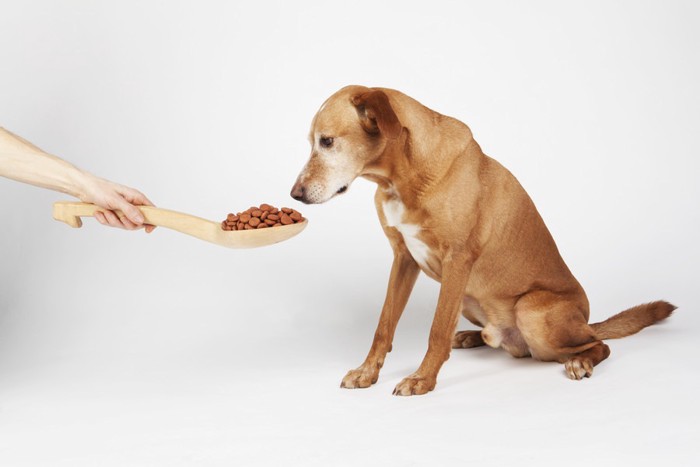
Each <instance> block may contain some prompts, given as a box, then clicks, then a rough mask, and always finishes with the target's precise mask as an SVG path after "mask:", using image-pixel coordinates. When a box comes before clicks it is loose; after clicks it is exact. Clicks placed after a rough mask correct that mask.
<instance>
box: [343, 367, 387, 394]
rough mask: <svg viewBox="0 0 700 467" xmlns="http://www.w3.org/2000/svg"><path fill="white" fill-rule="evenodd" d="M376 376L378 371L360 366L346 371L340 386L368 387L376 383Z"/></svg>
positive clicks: (377, 376)
mask: <svg viewBox="0 0 700 467" xmlns="http://www.w3.org/2000/svg"><path fill="white" fill-rule="evenodd" d="M378 378H379V371H376V370H375V371H371V370H367V369H365V368H364V367H362V366H361V367H360V368H355V369H354V370H350V371H348V374H347V375H345V377H344V378H343V381H342V382H341V383H340V387H341V388H346V389H357V388H368V387H370V386H371V385H373V384H374V383H376V382H377V379H378Z"/></svg>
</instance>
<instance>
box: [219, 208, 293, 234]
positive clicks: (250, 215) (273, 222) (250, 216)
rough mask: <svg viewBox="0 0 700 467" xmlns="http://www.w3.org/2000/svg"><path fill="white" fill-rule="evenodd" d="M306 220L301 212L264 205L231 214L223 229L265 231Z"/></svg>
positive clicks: (224, 222) (222, 224) (223, 222)
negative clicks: (269, 228)
mask: <svg viewBox="0 0 700 467" xmlns="http://www.w3.org/2000/svg"><path fill="white" fill-rule="evenodd" d="M305 220H306V219H304V217H303V216H302V215H301V213H300V212H299V211H296V210H294V209H291V208H280V209H277V208H276V207H274V206H271V205H269V204H264V203H263V204H261V205H260V206H251V207H249V208H248V209H246V210H245V211H243V212H239V213H236V214H234V213H229V215H228V216H226V219H225V220H223V221H221V228H222V229H223V230H253V229H265V228H268V227H279V226H281V225H291V224H296V223H297V222H304V221H305Z"/></svg>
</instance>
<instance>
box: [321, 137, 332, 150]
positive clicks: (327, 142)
mask: <svg viewBox="0 0 700 467" xmlns="http://www.w3.org/2000/svg"><path fill="white" fill-rule="evenodd" d="M318 143H319V144H320V145H321V147H323V148H330V147H331V146H333V138H330V137H328V136H322V137H321V139H319V140H318Z"/></svg>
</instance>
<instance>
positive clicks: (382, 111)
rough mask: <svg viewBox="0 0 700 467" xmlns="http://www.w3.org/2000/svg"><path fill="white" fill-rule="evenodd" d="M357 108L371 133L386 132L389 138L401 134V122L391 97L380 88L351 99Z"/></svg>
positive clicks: (367, 130)
mask: <svg viewBox="0 0 700 467" xmlns="http://www.w3.org/2000/svg"><path fill="white" fill-rule="evenodd" d="M351 102H352V105H354V106H355V108H356V109H357V115H358V116H359V117H360V124H361V125H362V128H364V129H365V131H366V132H367V133H369V134H371V135H377V134H380V133H382V134H384V135H385V136H386V137H387V138H389V139H396V138H398V137H399V135H400V134H401V129H402V126H401V122H399V118H398V117H397V116H396V113H394V109H392V108H391V104H390V103H389V98H388V97H387V95H386V94H385V93H384V91H380V90H379V89H374V90H371V91H367V92H363V93H361V94H357V95H355V96H353V97H352V99H351Z"/></svg>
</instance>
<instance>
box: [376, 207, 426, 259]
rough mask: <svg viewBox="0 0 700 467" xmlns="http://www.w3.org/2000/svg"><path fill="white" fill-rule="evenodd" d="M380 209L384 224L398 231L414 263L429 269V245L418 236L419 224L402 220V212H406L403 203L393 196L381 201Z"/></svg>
mask: <svg viewBox="0 0 700 467" xmlns="http://www.w3.org/2000/svg"><path fill="white" fill-rule="evenodd" d="M382 209H383V210H384V217H385V218H386V225H387V226H388V227H394V228H395V229H396V230H398V231H399V233H400V234H401V236H402V237H403V241H404V243H405V244H406V248H408V251H409V253H411V256H413V259H414V260H415V261H416V263H418V265H419V266H420V267H421V269H424V270H431V269H430V267H429V266H428V260H429V259H430V257H431V251H430V247H428V245H426V244H425V242H423V241H422V240H421V239H419V238H418V234H419V233H420V231H421V228H420V226H419V225H417V224H409V223H405V222H404V214H405V212H406V207H405V206H404V204H403V203H402V202H401V201H400V200H398V199H396V198H394V199H390V200H387V201H384V203H382Z"/></svg>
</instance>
